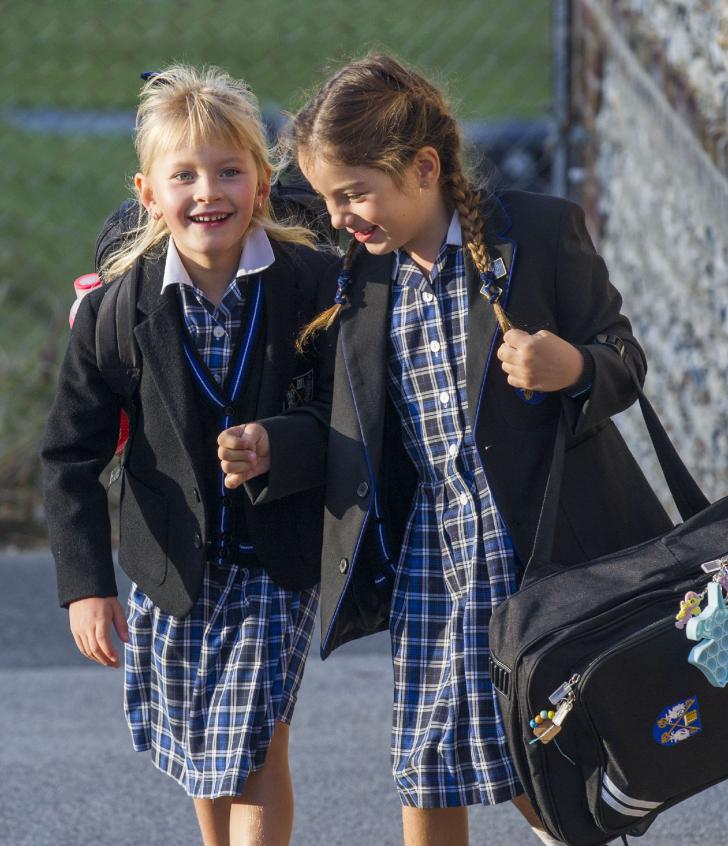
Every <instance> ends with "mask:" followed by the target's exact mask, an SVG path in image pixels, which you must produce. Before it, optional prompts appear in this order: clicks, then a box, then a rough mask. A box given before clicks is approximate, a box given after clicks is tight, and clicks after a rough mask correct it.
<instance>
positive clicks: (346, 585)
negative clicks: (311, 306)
mask: <svg viewBox="0 0 728 846" xmlns="http://www.w3.org/2000/svg"><path fill="white" fill-rule="evenodd" d="M342 329H343V327H342ZM342 329H340V330H339V343H340V344H341V357H342V358H343V360H344V367H345V369H346V378H347V380H348V382H349V390H350V391H351V399H352V402H353V403H354V411H355V412H356V420H357V423H358V424H359V434H360V435H361V442H362V446H363V447H364V458H365V460H366V463H367V472H368V473H369V484H370V486H371V490H372V496H371V499H370V500H369V508H368V509H367V513H366V514H365V515H364V520H363V522H362V525H361V529H360V530H359V537H358V538H357V539H356V546H355V547H354V553H353V554H352V556H351V561H350V562H349V573H348V575H347V577H346V582H344V588H343V590H342V591H341V594H340V595H339V601H338V602H337V604H336V608H335V609H334V613H333V614H332V615H331V622H330V623H329V627H328V629H327V630H326V637H322V638H321V657H322V658H323V653H324V650H325V649H326V646H327V644H328V642H329V640H330V638H331V630H332V628H333V627H334V623H335V622H336V618H337V617H338V616H339V610H340V608H341V603H342V602H343V601H344V597H345V596H346V592H347V591H348V589H349V583H350V582H351V577H352V575H353V574H354V564H355V562H356V556H357V554H358V552H359V547H360V546H361V542H362V538H363V537H364V532H365V531H366V527H367V525H368V523H369V518H370V517H371V512H372V507H373V506H374V503H375V490H376V488H375V486H374V476H373V474H372V467H371V463H370V462H369V450H368V449H367V443H366V441H365V440H364V429H363V427H362V425H361V415H360V414H359V408H358V406H357V404H356V394H355V393H354V386H353V385H352V382H351V372H350V371H349V362H348V361H347V360H346V349H345V345H344V332H343V331H342Z"/></svg>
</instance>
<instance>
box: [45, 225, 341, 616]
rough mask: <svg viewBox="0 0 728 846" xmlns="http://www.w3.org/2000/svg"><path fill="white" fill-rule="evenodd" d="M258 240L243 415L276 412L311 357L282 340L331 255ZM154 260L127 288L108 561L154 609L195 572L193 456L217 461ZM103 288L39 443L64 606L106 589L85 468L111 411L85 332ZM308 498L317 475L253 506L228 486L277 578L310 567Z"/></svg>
mask: <svg viewBox="0 0 728 846" xmlns="http://www.w3.org/2000/svg"><path fill="white" fill-rule="evenodd" d="M272 246H273V250H274V252H275V262H274V263H273V265H271V267H270V268H268V269H267V270H266V271H264V273H263V274H262V280H263V292H264V308H265V324H264V329H265V332H264V334H265V341H264V343H265V349H264V354H263V358H264V362H263V367H262V373H261V374H260V378H259V379H258V380H257V388H258V389H257V395H255V396H253V397H252V398H250V397H245V398H244V402H246V403H247V407H246V408H245V415H246V416H245V419H247V420H251V419H254V418H255V417H261V416H266V415H271V414H277V413H279V412H281V411H282V410H283V407H284V400H285V398H286V395H287V392H288V388H289V386H290V385H291V383H292V381H293V380H294V379H295V378H296V377H297V376H300V375H302V374H304V373H307V372H309V371H310V370H311V368H312V367H313V362H312V360H310V357H309V358H306V357H303V356H300V355H297V354H296V353H295V350H294V343H293V342H294V340H295V337H296V334H297V332H298V330H299V329H300V327H301V326H302V325H303V324H304V323H305V322H306V321H307V320H309V319H310V318H311V316H312V315H313V314H314V313H315V310H316V308H317V303H316V294H317V287H318V285H319V283H320V281H321V279H322V278H323V277H324V276H325V273H326V270H327V268H328V267H330V266H331V264H332V263H333V262H334V261H335V257H334V256H333V255H332V254H326V253H319V252H316V251H315V250H312V249H309V248H306V247H300V246H292V245H288V244H281V243H278V242H276V241H272ZM163 269H164V261H163V260H161V261H159V262H156V263H147V264H146V265H145V273H144V274H143V278H142V283H141V286H140V291H139V296H138V302H137V311H138V315H137V325H136V326H135V329H134V334H135V337H136V340H137V343H138V346H139V350H140V352H141V358H142V374H141V380H140V383H139V388H138V391H137V397H136V403H135V405H136V409H135V420H134V425H133V433H132V439H131V442H130V447H129V448H128V455H127V456H126V460H125V470H124V474H123V477H122V485H123V487H122V494H121V515H120V535H121V539H120V549H119V562H120V564H121V566H122V568H123V569H124V570H125V572H126V573H127V574H128V575H129V577H130V578H131V579H133V580H134V581H135V582H136V583H137V584H138V585H139V586H140V587H141V588H142V590H144V592H145V593H147V594H148V595H149V596H150V597H151V599H152V600H153V601H154V602H155V603H156V604H157V605H158V606H159V607H160V608H161V609H162V610H163V611H165V612H167V613H171V614H175V615H179V616H181V615H184V614H186V613H187V612H188V611H189V609H190V608H191V607H192V605H193V603H194V601H195V599H196V598H197V596H198V593H199V589H200V585H201V581H202V576H203V571H204V564H205V543H206V539H207V537H208V528H209V527H208V525H207V520H208V509H207V508H206V503H205V501H204V499H205V462H214V463H215V466H217V461H218V459H217V455H216V454H215V453H213V454H211V455H207V454H204V451H203V448H202V444H203V437H202V423H201V420H200V414H199V411H198V402H199V400H198V396H197V394H196V389H195V387H194V385H193V381H192V377H191V374H190V372H189V367H188V364H187V362H186V360H185V355H184V351H183V344H182V337H183V335H182V333H183V332H184V326H183V321H182V317H181V310H180V307H179V303H178V298H177V295H176V291H175V290H174V287H171V288H168V289H166V290H165V292H164V293H161V281H162V274H163ZM104 293H105V289H101V290H98V291H94V292H92V293H91V294H89V295H88V296H87V297H85V298H84V300H83V301H82V303H81V306H80V308H79V310H78V314H77V316H76V319H75V323H74V327H73V330H72V333H71V338H70V342H69V346H68V350H67V353H66V356H65V359H64V362H63V365H62V367H61V372H60V376H59V382H58V388H57V392H56V397H55V401H54V404H53V407H52V409H51V412H50V415H49V418H48V423H47V427H46V431H45V435H44V438H43V444H42V448H41V457H42V461H43V466H44V495H45V507H46V516H47V522H48V530H49V538H50V545H51V550H52V552H53V555H54V557H55V560H56V565H57V571H58V591H59V598H60V602H61V604H62V605H66V606H67V605H68V604H69V603H70V602H72V601H73V600H75V599H80V598H83V597H88V596H115V595H116V593H117V589H116V583H115V579H114V569H113V565H112V551H111V537H110V524H109V517H108V510H107V497H106V491H105V489H104V487H103V485H102V484H101V482H100V481H99V475H100V473H101V472H102V471H103V469H104V468H105V467H106V466H107V464H108V462H109V461H110V460H111V458H112V456H113V454H114V447H115V445H116V438H117V433H118V423H119V411H120V404H119V399H118V397H117V396H116V395H115V394H113V393H112V392H111V391H110V389H109V387H108V385H107V384H106V383H105V382H104V380H103V378H102V377H101V374H100V373H99V371H98V369H97V367H96V358H95V343H94V333H95V326H96V315H97V313H98V308H99V304H100V302H101V299H102V297H103V295H104ZM315 378H316V375H315V374H314V380H315ZM240 422H243V421H240ZM320 449H321V455H320V456H318V457H317V460H318V461H323V452H324V449H325V444H322V445H321V447H320ZM208 451H209V450H208ZM322 499H323V492H322V490H320V489H319V491H317V492H313V493H310V492H306V493H300V494H294V495H292V496H290V497H287V498H286V499H283V500H281V501H280V502H277V503H270V504H269V505H266V506H264V507H262V508H260V509H257V508H256V509H254V508H252V506H251V505H250V503H249V501H248V500H247V498H246V497H240V502H241V503H244V507H245V511H246V514H245V519H246V524H247V528H248V532H249V535H250V540H251V541H252V543H253V545H254V547H255V550H256V553H257V554H258V557H259V559H260V561H261V563H262V564H263V566H264V567H265V569H266V570H268V572H270V574H271V576H272V577H273V578H274V579H275V580H276V581H277V582H278V583H279V584H281V585H282V586H284V587H286V588H288V589H300V588H303V587H307V586H310V585H312V584H314V583H316V582H317V581H318V577H319V561H320V512H321V510H322V507H323V501H322ZM317 527H318V531H317Z"/></svg>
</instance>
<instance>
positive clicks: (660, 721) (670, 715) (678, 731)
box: [652, 696, 703, 746]
mask: <svg viewBox="0 0 728 846" xmlns="http://www.w3.org/2000/svg"><path fill="white" fill-rule="evenodd" d="M702 730H703V726H702V724H701V722H700V708H699V706H698V697H697V696H689V697H688V698H687V699H686V700H685V701H684V702H678V703H677V704H675V705H670V707H669V708H665V710H664V711H663V712H662V713H661V714H660V716H659V717H658V718H657V720H656V721H655V724H654V726H653V727H652V737H653V738H654V739H655V740H656V741H657V742H658V743H659V744H660V746H674V745H675V744H676V743H680V742H681V741H683V740H688V739H689V738H691V737H693V736H694V735H696V734H699V733H700V732H701V731H702Z"/></svg>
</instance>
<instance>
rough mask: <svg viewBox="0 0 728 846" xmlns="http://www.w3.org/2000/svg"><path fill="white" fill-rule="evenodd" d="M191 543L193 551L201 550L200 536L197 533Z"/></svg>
mask: <svg viewBox="0 0 728 846" xmlns="http://www.w3.org/2000/svg"><path fill="white" fill-rule="evenodd" d="M192 543H194V545H195V549H201V548H202V535H201V534H200V533H199V532H195V535H194V537H193V539H192Z"/></svg>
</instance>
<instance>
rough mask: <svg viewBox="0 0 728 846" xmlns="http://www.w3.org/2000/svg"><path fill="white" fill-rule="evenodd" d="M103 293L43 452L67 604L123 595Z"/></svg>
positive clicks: (77, 343)
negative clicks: (110, 474)
mask: <svg viewBox="0 0 728 846" xmlns="http://www.w3.org/2000/svg"><path fill="white" fill-rule="evenodd" d="M103 293H104V289H102V290H100V291H94V292H92V293H91V294H89V295H88V296H86V297H85V298H84V299H83V300H82V301H81V304H80V306H79V309H78V312H77V314H76V318H75V320H74V324H73V329H72V330H71V337H70V340H69V344H68V349H67V351H66V355H65V358H64V360H63V364H62V365H61V370H60V375H59V379H58V386H57V389H56V395H55V400H54V402H53V406H52V408H51V411H50V414H49V416H48V421H47V425H46V429H45V434H44V436H43V441H42V445H41V460H42V465H43V493H44V503H45V511H46V520H47V524H48V535H49V541H50V547H51V551H52V553H53V557H54V558H55V561H56V567H57V573H58V594H59V599H60V602H61V604H62V605H64V606H68V605H69V603H71V602H72V601H73V600H75V599H82V598H84V597H88V596H116V594H117V589H116V581H115V578H114V567H113V560H112V556H111V531H110V523H109V515H108V506H107V497H106V490H105V488H104V486H103V484H102V483H101V482H100V481H99V476H100V475H101V473H102V471H103V470H104V468H105V467H106V466H107V465H108V463H109V461H110V460H111V459H112V457H113V455H114V449H115V447H116V443H117V438H118V433H119V412H120V409H121V406H120V403H119V399H118V397H117V396H116V395H115V394H114V393H112V391H111V390H110V389H109V387H108V385H107V384H106V382H105V381H104V380H103V378H102V377H101V374H100V373H99V371H98V368H97V367H96V347H95V328H96V314H97V310H98V306H99V303H100V302H101V299H102V297H103Z"/></svg>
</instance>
